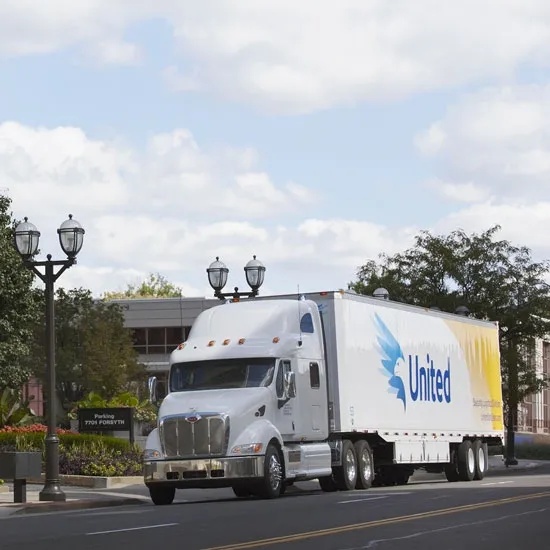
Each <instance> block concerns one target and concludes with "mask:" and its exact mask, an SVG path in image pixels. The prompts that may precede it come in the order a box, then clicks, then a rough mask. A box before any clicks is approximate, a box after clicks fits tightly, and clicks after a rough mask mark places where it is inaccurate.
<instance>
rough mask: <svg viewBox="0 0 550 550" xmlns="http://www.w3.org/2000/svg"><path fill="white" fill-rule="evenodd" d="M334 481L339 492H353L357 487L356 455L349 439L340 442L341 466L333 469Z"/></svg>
mask: <svg viewBox="0 0 550 550" xmlns="http://www.w3.org/2000/svg"><path fill="white" fill-rule="evenodd" d="M334 481H336V486H337V487H338V489H339V490H340V491H353V490H354V489H355V486H356V485H357V455H356V454H355V447H354V446H353V443H352V442H351V441H350V440H349V439H344V441H343V442H342V465H341V466H338V467H337V468H335V469H334Z"/></svg>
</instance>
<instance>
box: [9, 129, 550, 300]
mask: <svg viewBox="0 0 550 550" xmlns="http://www.w3.org/2000/svg"><path fill="white" fill-rule="evenodd" d="M0 180H1V181H2V182H4V183H3V186H4V187H7V188H8V190H9V194H10V196H11V197H12V198H13V211H14V214H15V216H16V217H17V218H19V219H21V218H22V217H23V216H28V217H29V219H30V221H32V222H33V223H35V224H36V225H37V226H38V228H39V229H40V231H41V232H42V237H41V250H42V254H43V255H44V254H46V253H53V254H54V256H56V257H57V256H58V255H60V250H59V245H58V243H57V235H56V232H55V230H56V229H57V227H58V226H59V224H60V223H61V222H62V221H63V220H64V219H65V217H66V215H67V214H68V213H69V212H70V213H72V214H73V215H74V217H75V219H77V220H79V221H80V222H81V223H82V225H83V226H84V227H85V229H86V236H85V242H84V247H83V250H82V252H81V254H80V255H79V262H78V264H77V265H76V266H74V267H73V268H71V269H70V270H68V271H67V273H66V274H64V275H63V277H62V278H61V279H60V280H59V282H58V285H60V286H65V287H69V288H70V287H74V286H84V287H87V288H90V289H91V290H92V291H93V292H94V294H95V295H99V294H101V293H102V292H104V291H105V290H121V289H123V288H125V286H126V284H127V283H136V282H139V281H141V280H143V279H144V278H145V277H146V275H147V274H148V273H151V272H160V273H162V274H163V275H164V276H166V277H167V278H168V279H169V280H170V281H172V282H174V283H175V284H179V285H180V286H182V287H183V288H184V294H185V295H186V296H192V295H195V296H196V295H199V296H204V295H211V291H210V290H209V289H208V288H207V278H206V272H205V269H206V267H207V266H208V265H209V264H210V262H212V261H213V260H214V258H215V257H216V256H220V258H221V259H222V260H223V261H224V262H226V263H227V265H228V266H229V268H230V270H231V271H230V277H229V281H228V285H227V289H228V290H229V289H232V288H233V286H235V285H236V286H239V287H241V288H242V287H243V286H245V277H244V273H243V269H242V268H243V267H244V265H245V263H246V262H247V261H248V260H249V259H250V258H251V256H252V255H253V254H256V255H257V256H258V258H259V259H261V260H262V261H263V262H264V263H265V265H266V266H267V269H268V271H267V277H266V288H265V289H264V290H265V291H266V292H267V291H271V292H290V291H294V289H295V288H296V285H297V284H300V290H301V291H312V290H319V289H330V288H341V287H344V286H345V285H346V283H347V282H348V281H349V280H351V279H353V278H354V275H355V271H356V268H357V267H358V266H359V265H361V264H363V263H364V262H365V261H366V260H367V259H370V258H375V257H376V256H377V255H378V254H379V253H380V252H382V251H383V252H386V253H388V254H392V253H394V252H397V251H399V250H402V249H403V248H404V247H407V246H410V245H411V244H412V241H413V236H414V235H415V234H416V233H417V231H418V229H419V228H418V227H404V226H403V225H400V224H399V222H397V223H396V224H395V225H393V226H388V227H385V226H382V225H378V224H375V223H372V222H368V221H364V220H346V219H342V218H337V217H334V218H329V219H320V218H315V217H311V216H308V213H307V210H304V206H303V205H302V207H301V208H300V210H299V212H298V214H300V221H299V222H298V223H296V222H294V221H293V219H294V218H288V217H285V211H284V209H283V207H285V206H289V207H290V206H293V205H294V204H295V203H297V202H299V201H300V200H301V199H303V201H304V204H306V205H307V204H309V203H310V202H311V198H310V196H311V191H310V190H309V189H308V188H304V187H301V186H300V185H299V184H298V183H289V184H288V185H286V186H284V185H283V186H276V185H275V184H274V183H273V182H272V180H271V179H270V178H269V176H268V175H267V174H265V173H263V172H262V171H261V170H259V169H258V154H257V152H256V151H254V150H250V149H245V150H238V149H237V150H236V149H231V148H226V149H222V150H217V151H204V150H202V149H201V148H200V146H199V145H198V144H197V143H196V142H195V141H194V139H193V136H192V134H191V133H190V132H189V131H188V130H175V131H174V132H171V133H166V134H161V135H157V136H154V137H153V138H152V139H151V140H150V142H149V144H148V146H147V148H146V150H145V151H144V152H140V151H137V150H134V149H132V148H131V147H129V146H128V145H126V144H124V142H122V141H116V142H108V141H101V140H92V139H90V138H89V137H87V136H86V134H85V133H84V132H82V131H81V130H80V129H78V128H66V127H60V128H53V129H48V128H39V129H36V128H29V127H26V126H23V125H20V124H17V123H14V122H11V123H5V124H3V125H0ZM442 189H443V191H444V192H447V193H448V194H451V195H452V193H455V198H456V194H461V195H462V198H464V197H465V196H466V195H468V193H469V194H470V199H471V200H476V199H478V200H485V196H484V195H481V194H478V195H476V193H478V190H477V188H475V187H474V186H473V185H469V184H466V185H465V186H464V187H462V188H457V189H455V188H453V187H452V186H448V185H447V187H445V186H443V188H442ZM290 213H292V210H290ZM549 220H550V202H546V203H542V202H541V203H540V204H533V203H528V202H527V201H523V202H521V203H518V202H509V203H506V204H502V203H496V202H495V201H494V200H491V201H486V202H482V203H478V204H474V205H472V206H469V207H467V208H465V209H463V210H461V211H459V212H456V213H454V214H453V215H450V216H448V217H446V218H445V219H442V220H440V221H439V222H438V223H436V224H434V227H433V229H434V230H436V231H449V230H452V229H455V228H456V227H464V228H465V229H466V230H468V231H470V230H483V229H486V228H487V227H488V226H489V225H490V224H492V223H502V224H503V225H504V227H505V231H506V233H505V234H506V235H507V236H510V238H512V239H513V240H514V241H516V242H520V243H521V244H523V243H525V244H528V245H530V246H536V247H538V249H539V250H540V251H541V254H547V253H549V252H550V247H549V246H548V244H547V242H546V235H547V234H548V233H549V232H550V221H549ZM273 222H275V223H273Z"/></svg>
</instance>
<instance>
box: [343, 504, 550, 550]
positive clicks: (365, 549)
mask: <svg viewBox="0 0 550 550" xmlns="http://www.w3.org/2000/svg"><path fill="white" fill-rule="evenodd" d="M547 510H548V508H541V509H540V510H530V511H529V512H520V513H518V514H509V515H507V516H500V517H498V518H491V519H482V520H481V521H472V522H469V523H458V524H454V525H449V526H447V527H440V528H439V529H430V530H428V531H417V532H416V533H411V534H410V535H404V536H402V537H393V538H391V539H377V540H371V541H370V542H369V543H368V544H366V545H363V546H355V547H353V548H345V549H341V550H368V549H370V548H374V547H375V546H377V545H378V544H380V543H381V542H393V541H396V540H407V539H415V538H418V537H422V536H425V535H433V534H435V533H444V532H445V531H452V530H453V529H462V528H464V527H476V526H478V525H487V524H488V523H496V522H498V521H505V520H507V519H513V518H519V517H523V516H530V515H533V514H540V513H542V512H546V511H547Z"/></svg>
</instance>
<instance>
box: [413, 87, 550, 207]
mask: <svg viewBox="0 0 550 550" xmlns="http://www.w3.org/2000/svg"><path fill="white" fill-rule="evenodd" d="M434 136H436V137H434ZM415 143H416V146H417V148H418V149H419V150H420V152H422V153H424V154H426V155H429V156H431V157H433V158H434V159H435V160H436V161H437V162H438V167H439V168H438V169H439V171H440V172H441V173H440V174H439V177H441V178H442V179H444V180H445V181H449V182H457V181H465V180H466V181H472V180H473V181H475V182H476V183H477V184H478V185H480V184H482V185H483V187H484V188H489V189H491V193H492V194H495V195H496V196H501V197H503V196H519V197H526V196H530V197H537V198H546V199H548V198H550V185H549V184H548V181H549V176H550V85H524V86H521V85H517V86H506V87H503V88H494V87H491V88H486V89H483V90H481V91H479V92H476V93H472V94H470V95H468V96H465V97H464V98H463V99H462V100H461V101H460V102H458V103H457V104H455V105H453V106H452V107H450V108H449V109H448V111H447V113H446V114H445V116H444V117H443V119H442V120H439V121H437V122H435V123H434V124H432V125H431V126H430V127H429V128H427V129H426V130H425V131H424V132H422V133H420V134H419V135H418V136H416V139H415ZM453 185H454V184H453ZM484 198H486V197H478V198H477V200H483V199H484Z"/></svg>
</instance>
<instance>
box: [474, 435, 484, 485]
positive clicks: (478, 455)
mask: <svg viewBox="0 0 550 550" xmlns="http://www.w3.org/2000/svg"><path fill="white" fill-rule="evenodd" d="M472 448H473V451H474V456H475V459H476V462H475V473H474V479H475V480H477V481H481V480H482V479H483V478H484V477H485V472H487V455H488V452H487V444H486V443H483V442H482V441H481V440H479V439H476V440H475V441H474V443H473V445H472Z"/></svg>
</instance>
